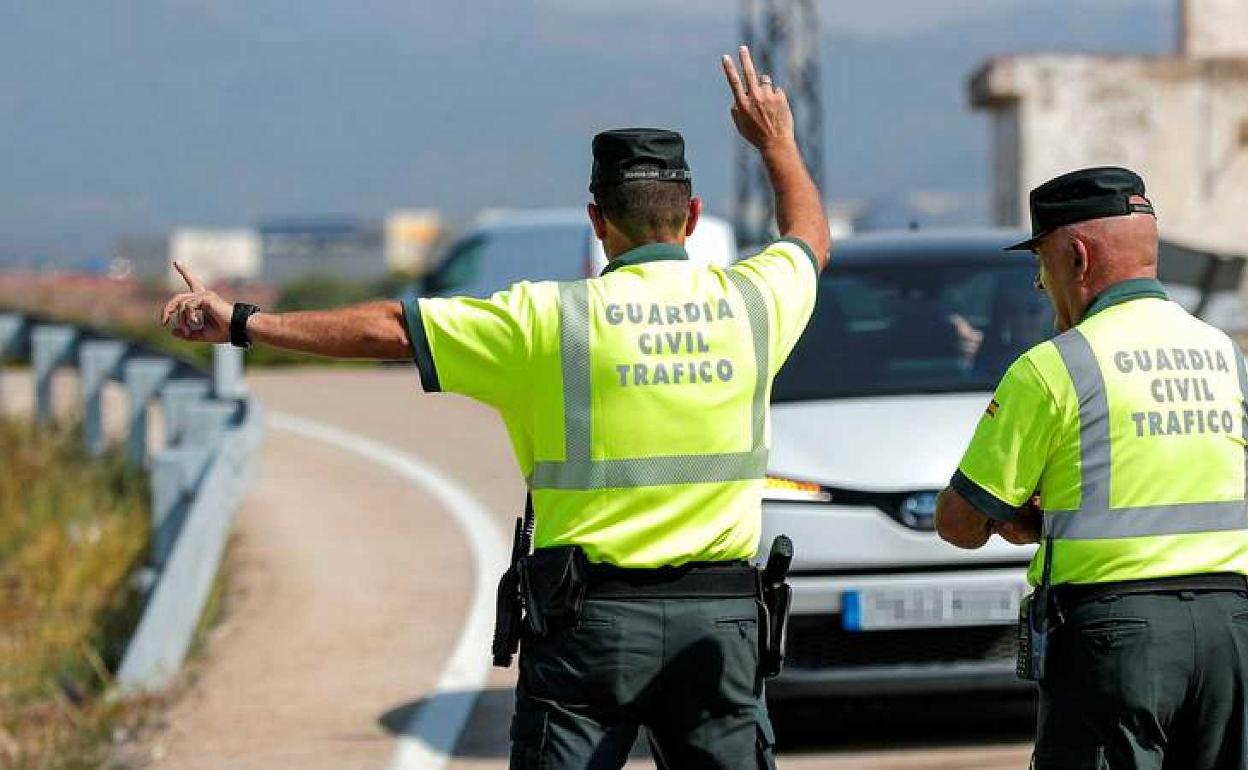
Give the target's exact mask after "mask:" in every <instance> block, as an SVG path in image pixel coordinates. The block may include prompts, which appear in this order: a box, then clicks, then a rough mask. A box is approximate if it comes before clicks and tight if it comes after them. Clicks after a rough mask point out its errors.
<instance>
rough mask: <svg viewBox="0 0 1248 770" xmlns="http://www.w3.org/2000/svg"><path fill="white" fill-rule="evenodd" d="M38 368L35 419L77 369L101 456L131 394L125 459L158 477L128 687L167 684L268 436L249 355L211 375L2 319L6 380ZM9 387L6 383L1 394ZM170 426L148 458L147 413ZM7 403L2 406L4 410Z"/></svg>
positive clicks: (47, 412)
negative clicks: (55, 387)
mask: <svg viewBox="0 0 1248 770" xmlns="http://www.w3.org/2000/svg"><path fill="white" fill-rule="evenodd" d="M13 360H26V361H29V362H30V365H31V369H32V370H33V371H32V374H33V376H34V389H35V404H34V418H35V421H36V422H37V423H40V424H48V423H50V422H51V421H52V419H53V414H54V410H53V403H52V396H53V391H52V378H53V375H54V374H55V373H56V371H57V370H58V369H62V368H76V369H77V370H78V384H79V386H78V398H79V402H80V404H79V407H80V411H81V418H82V438H83V443H84V445H85V449H86V451H87V453H88V454H90V455H99V454H101V453H102V452H104V451H105V449H106V448H107V443H108V442H107V435H106V433H105V414H104V410H105V404H104V398H103V392H104V386H105V385H106V384H107V383H109V382H117V383H120V384H121V385H122V386H123V387H124V389H125V393H126V396H127V398H126V400H127V406H128V408H127V410H126V419H127V425H126V438H125V441H126V456H127V458H128V460H129V461H130V462H131V463H133V464H135V465H136V466H139V467H142V468H144V469H146V470H147V471H148V474H149V478H150V488H151V516H152V522H151V523H152V528H151V532H152V535H151V544H150V548H149V557H148V564H147V566H146V567H145V569H144V572H143V576H142V577H143V581H144V585H145V586H146V587H147V596H146V601H145V605H144V609H143V615H142V618H141V619H140V621H139V625H138V627H137V629H136V630H135V633H134V636H133V637H132V638H131V639H130V642H129V645H128V646H127V648H126V653H125V656H124V658H123V659H122V663H121V667H120V668H119V670H118V672H117V685H118V686H119V687H120V688H121V689H123V690H130V691H135V690H142V691H153V690H159V689H161V688H163V687H165V686H166V685H167V684H169V683H170V681H171V680H172V679H173V677H174V676H175V675H176V674H177V672H178V671H179V670H180V669H181V667H182V663H183V662H184V660H185V659H186V654H187V651H188V650H189V648H190V643H191V639H192V637H193V635H194V633H195V628H196V626H197V625H198V623H199V618H200V615H201V614H202V613H203V609H204V605H205V604H206V603H207V601H208V596H209V594H210V593H211V590H212V584H213V581H214V580H215V578H216V574H217V570H218V568H219V566H220V563H221V557H222V555H223V554H224V552H225V546H226V543H227V541H228V539H229V533H230V529H231V527H232V525H233V521H234V515H235V513H236V512H237V510H238V505H239V503H240V502H241V500H242V498H243V495H244V494H245V493H246V491H247V489H248V488H249V487H250V485H251V482H252V479H253V475H254V469H255V466H256V463H255V456H256V454H257V450H258V447H259V444H260V440H261V437H262V435H263V413H262V409H261V407H260V405H259V403H257V401H256V400H255V399H254V398H252V397H250V396H248V394H247V389H246V385H245V383H244V381H243V376H242V371H243V367H242V351H241V350H238V349H236V348H233V347H231V346H229V345H218V346H216V348H215V350H214V357H213V373H212V375H209V374H207V373H205V372H203V371H201V370H199V369H197V368H195V367H193V366H191V365H189V364H187V363H185V362H182V361H178V360H176V359H173V358H171V357H169V356H167V355H164V354H161V353H158V352H154V351H151V350H150V349H148V348H146V347H144V346H142V345H139V344H136V343H131V342H127V341H124V340H119V339H113V338H108V337H102V336H100V335H98V334H96V333H94V332H92V331H90V330H86V329H81V328H78V327H76V326H71V325H66V324H59V323H46V322H43V321H41V320H40V319H37V318H34V317H31V316H27V315H23V314H17V313H0V376H3V365H4V363H5V362H6V361H13ZM2 395H3V388H2V387H0V396H2ZM152 404H156V405H158V406H159V408H160V409H161V412H162V415H163V420H164V448H163V449H161V450H160V451H156V452H153V453H151V454H150V456H149V454H148V406H149V405H152ZM2 409H3V404H0V410H2Z"/></svg>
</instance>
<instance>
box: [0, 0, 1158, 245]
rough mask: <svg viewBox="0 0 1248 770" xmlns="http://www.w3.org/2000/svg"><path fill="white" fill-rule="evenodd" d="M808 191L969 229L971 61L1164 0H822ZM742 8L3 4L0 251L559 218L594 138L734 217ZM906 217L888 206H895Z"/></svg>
mask: <svg viewBox="0 0 1248 770" xmlns="http://www.w3.org/2000/svg"><path fill="white" fill-rule="evenodd" d="M817 1H818V5H819V8H820V13H821V21H822V28H823V34H822V46H823V51H822V54H823V55H822V60H823V65H824V69H823V98H824V107H825V112H826V132H825V133H826V136H825V143H826V148H827V149H826V152H827V155H828V158H827V173H828V177H827V178H828V194H829V197H830V198H832V199H852V200H857V201H862V202H864V203H865V204H867V205H870V206H872V207H875V208H876V209H878V210H879V211H881V212H884V213H883V214H881V217H882V219H883V220H885V223H887V221H886V220H887V218H888V212H889V211H893V210H897V209H898V208H902V209H906V208H907V207H908V209H917V210H919V211H921V212H925V213H928V214H930V216H931V217H932V218H933V219H934V220H939V221H949V222H968V223H976V222H984V221H985V220H986V218H987V211H988V206H987V196H988V190H989V180H988V178H987V176H988V153H989V147H988V131H987V120H986V118H985V117H984V116H982V115H976V114H973V113H971V112H969V111H968V109H967V107H966V87H965V81H966V77H967V76H968V75H969V74H970V72H971V71H972V70H973V69H974V68H975V67H976V66H978V64H979V63H980V62H982V61H983V60H984V59H985V58H986V57H987V56H989V55H994V54H1006V53H1013V52H1023V51H1039V50H1068V51H1069V50H1087V51H1092V50H1095V51H1110V52H1160V51H1166V50H1169V49H1170V47H1171V46H1172V40H1173V37H1174V18H1173V17H1174V16H1175V14H1176V10H1175V8H1176V4H1177V0H1047V1H1046V2H1044V3H1035V2H1030V1H1029V0H965V1H964V2H953V1H951V0H950V1H944V0H872V2H870V3H863V2H850V1H849V0H817ZM737 7H738V3H737V2H736V0H627V1H624V0H442V1H441V2H431V1H429V0H352V1H351V2H346V1H345V0H164V2H158V1H157V0H114V1H113V2H107V3H102V2H97V1H95V0H76V1H75V2H67V1H65V0H14V1H13V2H9V3H4V4H0V62H3V66H2V67H0V115H2V116H3V120H0V160H2V161H3V162H2V163H0V259H5V258H9V259H11V258H14V257H17V258H23V259H28V258H30V257H31V256H34V255H49V256H51V257H54V258H59V259H64V258H81V257H84V256H99V255H103V254H106V253H107V252H108V250H109V249H110V248H111V246H112V243H113V240H114V239H115V238H116V237H117V236H118V235H121V234H125V233H152V232H160V231H162V230H166V229H168V228H170V227H173V226H176V225H179V224H198V225H248V224H254V223H255V222H257V221H259V220H262V219H265V218H271V217H283V216H291V215H316V214H350V215H360V216H377V215H380V214H382V213H384V212H385V211H387V210H390V209H394V208H404V207H437V208H441V209H444V210H447V211H448V212H450V213H452V214H457V215H462V214H466V213H469V212H471V211H474V210H476V209H479V208H483V207H487V206H499V205H510V206H546V205H579V204H580V203H582V202H583V201H584V200H585V197H586V192H585V184H586V177H587V175H588V168H589V138H590V136H591V135H592V134H593V133H594V132H595V131H598V130H601V129H603V128H609V127H613V126H622V125H660V126H669V127H674V128H677V129H679V130H681V131H683V132H684V133H685V136H686V140H687V142H688V145H689V156H690V161H691V163H692V165H693V169H694V174H695V187H696V189H697V191H698V193H699V194H701V195H702V196H703V197H704V198H706V200H707V203H708V205H709V207H710V209H711V211H713V212H719V213H723V212H726V211H727V210H728V209H729V207H730V205H731V198H730V196H731V190H732V174H733V160H734V150H735V142H736V139H735V138H734V135H733V133H732V128H731V124H730V122H729V120H728V117H727V98H726V96H725V94H724V92H723V88H722V83H721V75H720V73H719V69H718V62H717V56H718V54H719V53H721V52H727V51H730V50H732V48H733V47H734V45H735V44H736V43H737V38H738V35H739V30H738V21H737V18H736V14H737ZM899 216H900V215H899Z"/></svg>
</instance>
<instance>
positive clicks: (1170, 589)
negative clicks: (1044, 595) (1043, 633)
mask: <svg viewBox="0 0 1248 770" xmlns="http://www.w3.org/2000/svg"><path fill="white" fill-rule="evenodd" d="M1183 591H1194V592H1195V591H1248V579H1246V578H1245V577H1244V576H1243V575H1239V574H1236V573H1233V572H1210V573H1207V574H1204V575H1178V576H1175V577H1163V578H1150V579H1148V580H1120V581H1116V582H1112V583H1067V584H1064V585H1063V584H1058V585H1055V586H1053V588H1052V593H1053V596H1054V597H1055V598H1056V599H1057V602H1058V604H1059V605H1066V606H1071V605H1074V604H1079V603H1081V602H1087V601H1096V600H1098V599H1104V598H1106V597H1108V596H1121V595H1122V594H1151V593H1179V592H1183Z"/></svg>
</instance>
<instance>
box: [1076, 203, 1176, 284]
mask: <svg viewBox="0 0 1248 770" xmlns="http://www.w3.org/2000/svg"><path fill="white" fill-rule="evenodd" d="M1131 202H1132V203H1147V200H1145V199H1144V198H1142V197H1140V196H1138V195H1137V196H1133V197H1132V198H1131ZM1058 232H1059V233H1061V234H1062V235H1063V236H1064V237H1065V238H1066V239H1069V243H1070V246H1071V247H1072V248H1073V249H1076V250H1078V249H1082V250H1083V251H1084V252H1085V255H1084V256H1085V258H1086V259H1087V270H1088V273H1087V277H1086V279H1085V280H1086V281H1087V284H1088V288H1089V289H1091V290H1092V291H1093V292H1100V291H1101V290H1102V289H1104V288H1105V287H1107V286H1110V285H1112V284H1115V283H1118V282H1119V281H1125V280H1127V279H1130V278H1156V277H1157V218H1156V217H1154V216H1153V215H1152V214H1144V213H1134V214H1130V215H1127V216H1118V217H1102V218H1100V219H1089V220H1087V221H1084V222H1078V223H1076V224H1073V225H1067V226H1065V227H1062V228H1059V229H1058ZM1059 237H1060V236H1059Z"/></svg>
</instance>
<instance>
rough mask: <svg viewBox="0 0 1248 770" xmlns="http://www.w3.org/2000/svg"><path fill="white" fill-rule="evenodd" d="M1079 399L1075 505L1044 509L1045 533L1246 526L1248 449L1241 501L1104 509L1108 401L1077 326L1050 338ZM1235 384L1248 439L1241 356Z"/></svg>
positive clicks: (1148, 532) (1102, 535)
mask: <svg viewBox="0 0 1248 770" xmlns="http://www.w3.org/2000/svg"><path fill="white" fill-rule="evenodd" d="M1053 344H1054V345H1056V346H1057V350H1058V353H1059V354H1060V355H1061V357H1062V362H1063V363H1064V364H1065V365H1066V371H1067V372H1069V374H1070V379H1071V382H1072V383H1073V384H1074V387H1075V395H1076V398H1077V399H1078V402H1079V464H1080V468H1079V475H1080V494H1079V509H1078V510H1074V511H1056V510H1055V511H1045V513H1044V534H1045V535H1052V536H1053V537H1054V538H1057V539H1059V540H1106V539H1113V538H1126V537H1149V536H1153V535H1185V534H1195V533H1200V532H1221V531H1229V530H1242V529H1248V452H1245V465H1244V468H1245V497H1246V499H1245V500H1229V501H1219V502H1208V503H1177V504H1172V505H1147V506H1137V507H1126V508H1112V509H1111V508H1110V507H1109V490H1110V485H1111V482H1112V473H1113V470H1112V465H1111V462H1110V452H1111V450H1112V447H1111V444H1110V438H1109V399H1108V396H1107V394H1106V390H1105V379H1104V377H1102V376H1101V368H1100V365H1099V364H1098V363H1097V361H1096V354H1095V353H1094V352H1093V351H1092V346H1091V345H1090V344H1089V343H1088V340H1087V338H1086V337H1084V336H1083V333H1082V332H1080V331H1079V330H1078V329H1071V330H1069V331H1067V332H1065V333H1064V334H1061V335H1059V336H1057V337H1056V338H1054V340H1053ZM1235 358H1236V361H1238V364H1239V387H1240V392H1241V394H1243V395H1244V401H1243V407H1242V412H1243V413H1242V417H1243V419H1242V420H1241V431H1242V435H1243V437H1244V439H1245V442H1248V371H1246V370H1245V367H1244V359H1243V356H1242V355H1240V354H1239V351H1238V349H1236V351H1235ZM1245 446H1246V448H1248V443H1246V445H1245Z"/></svg>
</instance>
